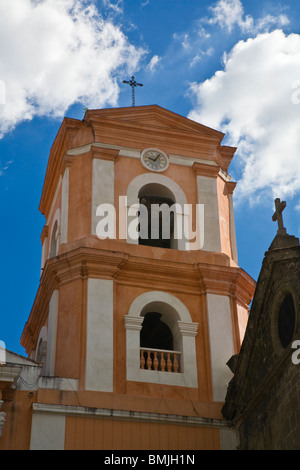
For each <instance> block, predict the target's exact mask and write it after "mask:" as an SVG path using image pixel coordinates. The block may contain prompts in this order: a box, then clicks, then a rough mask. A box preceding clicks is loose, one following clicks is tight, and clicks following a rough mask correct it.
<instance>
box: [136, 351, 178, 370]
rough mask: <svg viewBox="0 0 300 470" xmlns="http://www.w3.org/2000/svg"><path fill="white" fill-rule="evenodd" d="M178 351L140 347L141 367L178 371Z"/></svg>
mask: <svg viewBox="0 0 300 470" xmlns="http://www.w3.org/2000/svg"><path fill="white" fill-rule="evenodd" d="M180 358H181V352H180V351H167V350H162V349H151V348H141V356H140V359H141V365H140V367H141V369H146V370H157V371H161V372H175V373H176V372H180Z"/></svg>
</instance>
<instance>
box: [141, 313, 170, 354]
mask: <svg viewBox="0 0 300 470" xmlns="http://www.w3.org/2000/svg"><path fill="white" fill-rule="evenodd" d="M161 316H162V315H161V313H157V312H148V313H146V315H145V317H144V321H143V325H142V329H141V333H140V344H141V348H152V349H167V350H172V349H173V335H172V332H171V330H170V328H169V327H168V325H166V323H164V322H163V321H162V320H161Z"/></svg>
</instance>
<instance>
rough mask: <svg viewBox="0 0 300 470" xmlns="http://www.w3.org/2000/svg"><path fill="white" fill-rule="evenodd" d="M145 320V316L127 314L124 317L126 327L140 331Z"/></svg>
mask: <svg viewBox="0 0 300 470" xmlns="http://www.w3.org/2000/svg"><path fill="white" fill-rule="evenodd" d="M143 321H144V317H133V316H131V315H125V317H124V323H125V329H126V330H138V331H140V330H141V328H142V323H143Z"/></svg>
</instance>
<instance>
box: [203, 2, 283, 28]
mask: <svg viewBox="0 0 300 470" xmlns="http://www.w3.org/2000/svg"><path fill="white" fill-rule="evenodd" d="M210 10H211V12H212V17H211V18H210V19H209V21H208V22H209V23H210V24H218V25H219V26H221V27H222V28H226V29H227V30H228V31H229V32H231V31H232V28H233V27H234V26H236V25H237V26H238V27H239V28H240V29H241V30H242V31H243V32H252V33H255V34H257V33H259V32H266V31H269V29H270V28H271V27H274V26H275V27H282V26H285V25H287V24H288V23H289V20H288V18H287V16H286V15H283V14H280V15H278V16H273V15H270V14H268V15H266V16H264V17H262V18H259V19H258V20H257V21H255V20H254V18H253V17H252V16H251V15H245V13H244V7H243V4H242V2H241V1H240V0H219V1H218V2H217V3H216V4H215V6H213V7H210Z"/></svg>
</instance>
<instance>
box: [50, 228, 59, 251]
mask: <svg viewBox="0 0 300 470" xmlns="http://www.w3.org/2000/svg"><path fill="white" fill-rule="evenodd" d="M57 236H58V222H57V220H56V222H55V224H54V226H53V230H52V235H51V242H50V251H49V258H53V257H54V256H56V255H57Z"/></svg>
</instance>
